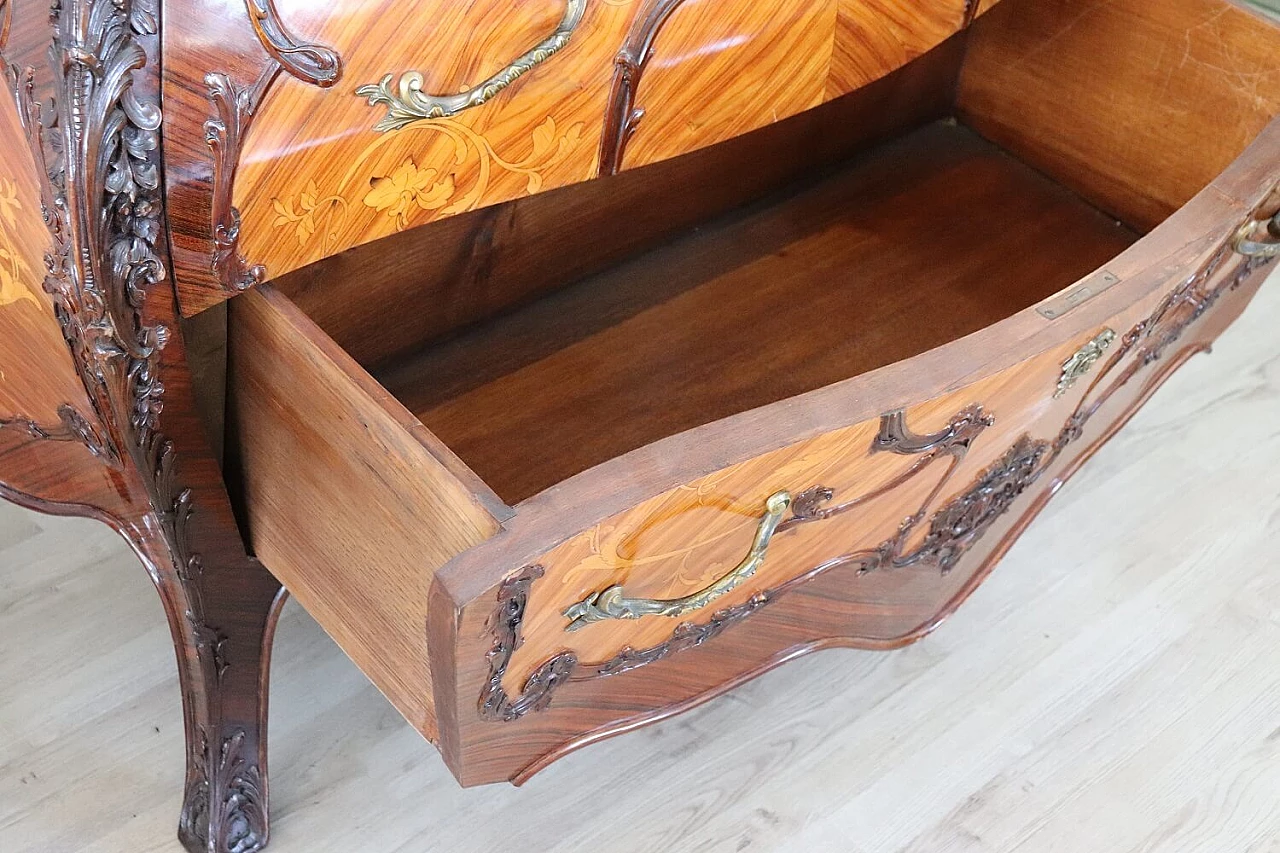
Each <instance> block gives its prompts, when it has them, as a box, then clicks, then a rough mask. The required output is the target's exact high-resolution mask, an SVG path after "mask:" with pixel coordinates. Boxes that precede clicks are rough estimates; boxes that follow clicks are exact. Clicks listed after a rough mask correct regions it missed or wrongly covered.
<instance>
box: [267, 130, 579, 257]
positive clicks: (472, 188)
mask: <svg viewBox="0 0 1280 853" xmlns="http://www.w3.org/2000/svg"><path fill="white" fill-rule="evenodd" d="M583 129H584V124H583V123H582V122H577V123H575V124H573V125H571V126H570V127H568V128H567V129H565V130H561V129H560V127H559V126H558V125H557V124H556V121H555V119H554V118H552V117H551V116H548V117H547V119H546V121H544V122H542V124H540V125H538V127H537V128H535V129H534V131H533V133H532V134H531V135H530V138H529V142H530V146H531V147H530V151H529V154H528V156H527V157H524V158H523V159H519V160H508V159H506V158H505V157H503V156H502V155H501V154H499V153H498V152H497V150H495V149H494V147H493V145H492V143H490V141H489V140H488V139H487V138H486V137H485V136H483V135H482V134H480V133H477V132H476V131H475V130H473V129H472V128H470V127H468V126H467V125H466V124H464V123H462V122H460V121H456V120H453V119H445V118H441V119H433V120H431V121H424V122H419V123H417V124H414V125H411V126H409V127H407V128H405V129H404V130H402V131H400V132H399V133H397V134H393V135H384V136H381V137H379V138H378V139H377V140H375V141H374V142H373V143H371V144H370V145H369V146H368V147H367V148H366V149H365V150H364V151H363V152H362V153H361V155H360V156H359V157H358V158H356V161H355V162H354V163H353V164H352V166H351V167H350V168H349V169H348V170H347V173H346V174H345V175H344V176H343V178H342V179H341V180H340V181H339V182H338V183H337V185H336V186H334V187H333V188H332V191H322V190H321V188H320V186H319V185H318V184H317V183H316V181H315V180H314V179H308V180H307V182H306V185H305V186H304V187H303V189H302V190H300V191H298V192H297V193H295V194H294V195H292V196H290V197H287V198H273V199H272V200H271V204H272V207H273V208H274V209H275V212H276V218H275V220H274V223H273V224H274V225H275V227H276V228H282V229H284V228H287V229H290V230H291V231H292V234H293V237H294V239H295V240H297V242H298V245H300V246H307V247H310V246H311V244H312V243H313V241H315V240H317V239H319V241H320V246H319V248H320V250H321V252H322V253H327V252H329V251H330V250H332V249H333V248H335V247H336V246H337V245H338V244H339V241H340V237H341V236H342V234H343V232H344V230H345V229H346V228H347V227H348V226H349V225H350V226H354V227H357V228H358V227H360V224H361V223H360V222H359V221H356V220H359V219H360V217H358V216H357V215H356V211H359V210H362V209H363V210H373V211H377V212H378V213H381V214H384V215H385V216H387V217H388V218H390V219H391V220H392V221H393V223H394V229H395V230H396V231H403V230H405V229H406V228H409V227H411V226H414V225H421V224H423V223H424V222H429V221H431V220H432V219H435V218H437V217H441V216H452V215H454V214H458V213H465V212H466V211H469V210H474V209H475V208H477V207H480V206H482V205H484V204H485V203H486V202H487V201H488V198H489V189H490V186H491V185H492V183H493V180H494V178H495V177H496V176H497V175H498V174H500V173H507V174H510V175H515V176H518V177H520V178H522V179H523V180H524V183H525V191H526V192H527V193H528V194H529V195H533V194H534V193H537V192H540V191H541V190H542V187H543V183H544V178H543V176H544V174H545V173H546V171H547V170H548V169H551V168H553V167H554V166H556V165H558V164H560V163H562V162H564V160H565V159H567V158H568V157H569V156H570V155H571V154H572V153H573V151H574V149H575V148H577V146H578V144H579V143H580V142H581V141H582V133H583ZM424 133H425V134H431V135H435V136H444V137H445V138H446V139H447V140H448V141H449V142H450V143H452V146H451V147H452V150H451V152H450V153H451V155H452V156H451V157H449V158H447V162H445V163H443V164H428V163H426V162H423V161H422V159H421V157H419V156H414V155H413V154H410V155H408V156H406V157H405V158H404V159H403V160H401V162H400V164H399V165H398V166H396V167H395V168H393V169H390V170H389V171H383V172H380V173H374V174H372V175H370V174H369V173H368V172H364V171H363V169H364V164H366V163H368V162H369V161H370V160H371V159H373V157H374V155H375V154H377V153H379V152H380V151H382V150H383V149H384V148H385V147H386V146H387V145H388V144H391V143H396V144H399V143H401V142H402V140H404V139H405V138H407V137H410V136H413V135H419V134H424ZM361 178H363V180H361ZM504 197H505V196H504Z"/></svg>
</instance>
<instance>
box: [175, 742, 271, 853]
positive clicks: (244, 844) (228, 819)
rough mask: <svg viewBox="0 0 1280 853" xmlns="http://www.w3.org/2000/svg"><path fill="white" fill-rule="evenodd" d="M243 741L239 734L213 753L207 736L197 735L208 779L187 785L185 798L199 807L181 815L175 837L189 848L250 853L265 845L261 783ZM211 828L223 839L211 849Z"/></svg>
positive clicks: (262, 786)
mask: <svg viewBox="0 0 1280 853" xmlns="http://www.w3.org/2000/svg"><path fill="white" fill-rule="evenodd" d="M246 741H247V735H246V733H245V731H244V730H243V729H241V730H239V731H236V732H234V733H232V734H230V735H228V736H226V737H224V738H223V739H222V742H221V743H220V744H218V748H217V750H216V752H215V750H214V748H213V744H212V743H211V742H210V740H209V736H208V732H206V731H204V730H201V732H200V752H201V763H202V764H203V765H204V766H206V767H209V768H212V769H213V773H212V778H210V777H207V776H206V777H198V778H195V779H193V780H191V782H190V783H189V785H188V788H187V793H186V797H185V799H186V801H187V802H190V803H195V804H198V805H196V806H195V807H194V808H192V809H189V810H186V811H184V812H183V814H182V817H181V822H180V824H179V826H178V833H179V835H180V836H181V837H182V838H183V839H184V840H186V841H187V842H188V843H189V846H191V847H193V848H194V849H200V850H208V849H214V850H217V851H219V853H223V851H226V853H252V851H256V850H261V849H262V848H263V847H264V846H266V843H267V838H266V831H265V827H266V825H267V815H266V813H265V812H264V811H263V808H264V806H263V804H264V803H265V802H266V797H265V790H264V781H263V778H262V774H261V772H260V771H259V769H258V766H257V764H256V763H254V760H253V756H252V755H246V754H245V753H246ZM211 783H212V789H211V788H210V785H211ZM216 791H222V792H223V794H222V796H221V797H220V798H217V799H218V801H219V806H218V814H217V815H216V816H213V815H210V814H209V808H210V803H211V802H212V801H213V800H214V799H215V798H214V797H213V796H211V793H212V792H216ZM211 818H214V819H211ZM210 826H219V827H222V828H223V833H222V837H221V838H220V839H217V846H215V847H212V848H211V847H210V844H209V837H208V835H209V827H210Z"/></svg>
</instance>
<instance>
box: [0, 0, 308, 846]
mask: <svg viewBox="0 0 1280 853" xmlns="http://www.w3.org/2000/svg"><path fill="white" fill-rule="evenodd" d="M0 12H2V13H3V15H4V18H3V20H4V21H5V23H6V27H5V29H6V31H7V29H8V27H7V24H8V21H9V17H8V16H9V14H10V13H9V8H8V6H7V5H6V6H5V8H4V9H3V10H0ZM50 23H51V28H52V49H51V52H50V59H49V64H48V67H47V72H48V77H46V76H45V72H44V71H42V70H40V69H37V68H35V67H31V68H22V69H12V68H11V70H10V72H9V75H8V76H9V77H10V79H11V80H12V81H13V82H14V84H15V86H16V90H17V91H16V94H17V100H18V112H19V114H20V116H21V117H22V120H23V123H24V125H25V129H26V133H27V136H28V142H29V147H30V151H31V154H32V156H33V158H34V160H35V163H36V165H37V171H38V172H39V174H40V177H41V180H42V182H43V186H42V193H43V196H44V198H43V207H44V210H45V212H46V217H45V218H46V225H47V228H48V235H49V237H50V239H51V250H50V251H49V253H48V255H47V257H46V259H45V266H46V276H45V279H44V290H45V292H46V293H47V294H48V295H49V297H50V298H51V300H52V307H53V314H54V316H55V317H56V319H57V322H58V323H59V325H60V326H61V329H62V335H63V338H64V339H65V343H66V345H67V346H68V347H69V349H70V352H71V355H72V359H73V362H74V364H75V367H76V369H77V371H78V373H79V376H80V379H81V381H82V384H83V388H84V391H85V393H86V395H87V397H88V400H89V401H90V403H91V405H92V409H93V414H94V417H95V418H96V419H97V420H99V421H100V423H101V424H102V427H101V429H99V428H98V427H97V426H95V425H94V423H93V422H91V421H90V420H89V418H88V417H87V416H86V415H84V414H82V413H80V412H78V411H77V410H76V409H75V408H73V407H72V406H70V405H64V406H62V407H60V408H59V415H60V419H61V424H60V425H59V426H58V427H56V428H51V427H47V426H43V425H38V424H34V423H31V422H28V421H25V420H22V419H17V420H13V421H11V422H10V423H8V424H7V426H8V427H9V428H19V429H21V430H22V431H24V432H26V433H27V434H28V435H31V436H32V437H35V438H39V439H44V440H56V441H76V442H79V443H81V444H83V445H84V446H85V447H87V448H88V449H89V451H90V453H91V455H92V458H96V459H97V460H98V464H101V465H106V466H109V467H110V468H111V469H113V470H114V472H115V474H114V475H113V476H114V477H115V481H116V484H117V485H116V487H115V488H116V491H117V496H115V497H107V496H102V497H100V498H94V500H95V502H96V503H100V507H101V508H98V507H95V508H93V510H92V511H90V512H88V513H87V514H97V515H99V516H100V517H102V518H103V519H104V520H106V521H108V522H109V523H110V524H112V526H114V527H115V528H116V529H118V530H119V531H120V532H121V533H122V534H123V535H124V536H125V537H126V538H127V539H128V540H129V541H130V542H131V544H132V545H133V547H134V549H135V550H136V551H137V552H138V554H139V555H140V556H141V557H142V558H143V561H144V563H145V564H146V566H147V568H148V570H149V571H150V573H151V576H152V579H153V580H154V582H155V584H156V586H157V588H158V590H159V591H160V594H161V598H162V600H163V602H164V604H165V607H166V611H167V613H168V616H169V621H170V626H171V628H172V631H173V635H174V641H175V645H176V646H177V649H178V667H179V674H180V677H181V680H182V682H183V701H184V705H185V707H186V714H185V719H186V736H187V744H188V755H187V782H186V795H185V798H184V804H183V812H182V817H181V820H180V836H181V838H182V840H183V842H184V843H185V844H186V845H187V846H188V848H189V849H191V850H193V851H210V850H218V851H253V850H258V849H260V848H261V847H262V846H263V845H264V844H265V843H266V839H267V825H266V810H267V803H266V786H265V741H264V733H263V725H264V717H263V712H262V708H261V707H260V706H259V704H258V700H259V696H260V690H259V688H260V687H261V679H262V676H263V672H264V665H265V664H264V654H265V647H266V645H267V644H268V643H269V639H270V634H271V631H272V628H273V625H274V621H275V616H276V614H277V612H278V607H279V604H280V602H281V601H282V600H283V599H282V597H281V596H280V587H279V584H278V583H276V582H275V581H274V579H272V578H270V576H269V575H267V574H266V573H265V572H264V571H263V570H262V569H261V567H259V566H258V565H257V564H256V563H254V562H253V561H252V560H251V559H250V558H249V557H248V556H247V555H246V554H245V553H244V549H243V544H242V543H241V541H240V538H239V534H238V532H237V530H236V526H235V523H234V520H233V518H232V516H231V513H230V507H229V504H228V503H227V498H226V495H225V493H224V491H223V487H222V484H221V477H220V474H219V473H218V471H217V468H216V466H215V465H214V464H213V462H212V458H211V456H210V455H209V450H208V447H207V445H206V444H205V442H204V439H203V437H202V436H201V435H200V430H199V426H198V425H197V422H196V421H195V416H194V405H193V403H192V401H191V399H190V396H189V393H190V392H189V390H188V389H189V384H188V383H187V382H184V381H181V380H178V381H176V382H175V380H177V377H178V375H179V373H180V372H182V371H185V369H186V367H185V356H184V354H183V351H182V342H181V338H180V332H179V326H178V314H177V308H176V302H175V298H174V293H173V290H172V283H171V281H170V277H169V271H168V262H167V255H166V251H167V250H166V244H165V239H164V237H165V227H166V226H165V200H164V197H163V194H162V192H161V186H160V169H161V160H160V151H161V144H160V143H161V140H160V129H161V111H160V105H159V101H158V80H159V74H158V69H157V67H156V65H155V62H154V56H155V52H156V50H157V48H158V36H159V31H160V10H159V7H158V5H157V4H156V3H154V2H149V0H136V1H135V2H125V0H63V2H58V3H55V4H54V6H53V10H52V15H51V18H50ZM37 86H40V87H47V89H49V90H51V91H52V92H54V96H53V98H52V109H51V110H49V111H48V112H46V111H45V110H43V109H42V108H41V106H40V103H39V101H38V98H37V96H36V90H37ZM166 374H170V375H169V376H168V377H167V376H166ZM171 384H177V385H178V386H179V390H178V391H177V392H176V393H171V392H170V385H171ZM171 429H172V430H174V431H173V432H171V431H170V430H171ZM24 476H26V475H24ZM32 488H33V489H34V490H36V491H37V493H35V494H32V495H31V497H30V498H29V500H24V502H25V503H29V504H30V505H33V506H37V507H39V508H45V509H48V510H50V511H64V509H63V508H62V507H63V506H64V503H63V500H64V499H62V498H58V499H48V498H44V497H41V496H40V494H39V493H38V492H39V491H44V490H47V491H48V492H49V493H50V494H53V493H60V492H61V486H60V485H58V484H53V483H49V484H36V485H33V487H32ZM4 491H5V493H6V494H7V495H10V496H13V495H15V493H16V492H17V491H19V490H18V489H17V488H15V486H14V485H12V484H6V486H5V489H4ZM87 497H88V496H85V495H75V496H73V499H74V500H75V501H81V500H85V499H86V498H87ZM122 499H123V502H121V500H122ZM210 584H218V585H222V589H223V590H225V589H226V588H227V585H230V586H235V587H238V588H239V591H240V592H239V595H240V599H239V601H233V600H230V599H228V598H226V597H225V596H224V595H223V594H221V593H220V594H218V595H217V596H216V597H215V596H211V595H210V594H209V593H208V590H209V586H210ZM233 634H234V636H233Z"/></svg>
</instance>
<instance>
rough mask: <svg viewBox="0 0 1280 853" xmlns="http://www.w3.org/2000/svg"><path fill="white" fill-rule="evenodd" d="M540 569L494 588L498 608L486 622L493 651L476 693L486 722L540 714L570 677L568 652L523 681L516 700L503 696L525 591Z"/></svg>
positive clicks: (572, 659) (573, 658)
mask: <svg viewBox="0 0 1280 853" xmlns="http://www.w3.org/2000/svg"><path fill="white" fill-rule="evenodd" d="M542 575H543V568H542V566H525V567H524V568H523V569H521V570H520V571H519V572H517V573H516V574H514V575H512V576H511V577H509V578H507V579H506V580H505V581H503V582H502V585H501V586H500V587H498V607H497V609H496V610H495V611H494V613H493V616H492V617H491V618H490V621H489V630H490V631H491V632H492V633H493V648H491V649H490V650H489V654H488V659H489V680H488V681H487V682H485V686H484V690H483V691H481V693H480V716H481V717H482V718H483V719H486V720H494V721H497V722H508V723H509V722H511V721H513V720H518V719H520V718H521V717H523V716H524V715H525V714H527V713H529V712H530V711H541V710H544V709H546V708H547V707H549V706H550V705H551V697H552V695H553V694H554V693H555V690H556V688H557V687H559V686H560V685H561V684H563V683H564V682H565V681H566V680H568V678H569V677H570V676H571V675H572V674H573V671H574V669H575V668H576V667H577V665H578V657H577V655H575V654H573V653H572V652H565V653H563V654H560V655H556V656H555V657H554V658H552V659H551V660H549V661H547V662H546V663H544V664H543V665H542V666H541V667H539V668H538V670H537V671H536V672H534V673H533V675H531V676H529V679H528V681H526V682H525V686H524V692H523V693H521V695H520V696H518V697H516V698H512V697H511V696H509V695H507V692H506V690H505V689H503V686H502V679H503V676H505V675H506V672H507V665H508V664H509V663H511V655H512V654H513V653H514V652H515V650H516V647H517V646H519V645H520V625H521V623H523V622H524V611H525V607H526V606H527V605H528V603H529V588H530V587H531V586H532V585H533V582H534V581H535V580H537V579H538V578H540V577H542Z"/></svg>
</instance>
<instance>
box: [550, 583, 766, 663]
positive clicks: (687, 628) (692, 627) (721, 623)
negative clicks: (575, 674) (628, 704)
mask: <svg viewBox="0 0 1280 853" xmlns="http://www.w3.org/2000/svg"><path fill="white" fill-rule="evenodd" d="M775 598H776V596H775V595H774V594H773V593H770V592H760V593H756V594H755V595H753V596H752V597H751V598H749V599H747V600H746V601H744V602H743V603H741V604H738V605H735V606H734V607H727V608H725V609H724V610H720V611H717V612H716V613H714V614H712V616H711V619H710V620H709V621H707V622H702V623H695V622H682V623H680V624H679V625H678V626H676V629H675V631H673V632H672V634H671V639H669V640H667V641H666V642H665V643H663V644H661V645H658V646H653V647H652V648H648V649H642V650H638V651H637V650H636V649H633V648H631V647H630V646H628V647H627V648H625V649H623V650H622V651H620V652H618V654H617V655H615V656H614V657H613V658H611V659H610V660H608V661H606V662H605V663H603V664H601V665H600V666H598V667H595V668H594V670H593V672H592V676H599V677H602V678H603V677H607V676H610V675H621V674H622V673H624V672H629V671H631V670H633V669H639V668H640V667H642V666H647V665H649V664H651V663H656V662H658V661H660V660H662V659H663V658H665V657H670V656H671V655H673V654H676V653H677V652H682V651H685V650H686V649H693V648H697V647H698V646H700V645H702V644H703V643H705V642H707V641H708V640H711V639H714V638H715V637H718V636H719V635H720V634H721V633H722V632H723V631H724V630H725V629H727V628H730V627H732V626H733V625H736V624H738V623H739V622H741V621H742V620H744V619H746V618H747V617H748V616H750V615H752V614H753V613H755V612H756V611H757V610H759V609H761V608H762V607H765V606H766V605H768V604H769V603H770V602H772V601H773V600H774V599H775ZM575 680H578V679H575Z"/></svg>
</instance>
